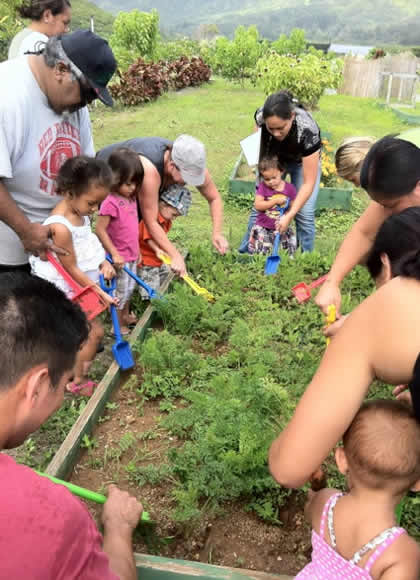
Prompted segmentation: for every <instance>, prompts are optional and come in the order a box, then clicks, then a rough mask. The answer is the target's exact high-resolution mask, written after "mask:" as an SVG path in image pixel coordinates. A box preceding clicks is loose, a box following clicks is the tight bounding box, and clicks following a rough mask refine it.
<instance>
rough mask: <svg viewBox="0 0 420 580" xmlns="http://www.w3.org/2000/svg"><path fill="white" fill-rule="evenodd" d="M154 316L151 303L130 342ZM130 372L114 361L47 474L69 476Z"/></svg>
mask: <svg viewBox="0 0 420 580" xmlns="http://www.w3.org/2000/svg"><path fill="white" fill-rule="evenodd" d="M173 278H174V274H173V273H172V272H171V273H170V274H169V276H168V277H167V279H166V280H165V282H164V283H163V284H162V286H161V288H160V292H161V293H162V294H163V293H164V292H166V290H167V289H168V287H169V284H170V283H171V282H172V280H173ZM155 316H156V312H155V310H154V308H153V306H152V305H150V306H148V307H147V308H146V310H145V312H144V313H143V316H142V317H141V318H140V320H139V321H138V323H137V325H136V327H135V329H134V330H133V332H132V333H131V335H130V337H129V342H130V344H134V343H135V342H136V341H138V340H144V338H145V336H146V332H147V330H148V328H149V327H150V325H151V324H152V321H153V319H154V317H155ZM129 372H130V371H127V372H126V373H122V372H121V371H120V368H119V366H118V365H117V363H116V362H113V363H112V364H111V366H110V367H109V369H108V370H107V372H106V373H105V376H104V377H103V379H102V380H101V382H100V383H99V385H98V386H97V387H96V389H95V392H94V393H93V395H92V396H91V397H90V399H89V401H88V403H87V405H86V407H85V408H84V409H83V411H82V413H81V414H80V415H79V417H78V419H77V421H76V422H75V424H74V425H73V427H72V428H71V430H70V432H69V434H68V435H67V437H66V438H65V440H64V441H63V443H62V444H61V446H60V448H59V449H58V451H57V453H56V454H55V455H54V457H53V458H52V460H51V462H50V464H49V465H48V467H47V469H46V470H45V473H46V474H47V475H52V476H53V477H58V478H59V479H66V478H67V477H68V476H69V474H70V472H71V470H72V469H73V467H74V465H75V463H76V461H77V459H78V456H79V453H80V444H81V442H82V439H83V437H84V436H85V435H90V434H91V433H92V431H93V429H94V427H95V425H96V423H97V421H98V419H99V417H100V416H101V415H102V413H103V410H104V408H105V405H106V403H107V402H108V401H109V398H110V397H111V395H112V393H113V391H114V389H115V388H116V387H117V385H118V384H119V382H120V380H121V377H122V376H124V374H125V376H128V374H129Z"/></svg>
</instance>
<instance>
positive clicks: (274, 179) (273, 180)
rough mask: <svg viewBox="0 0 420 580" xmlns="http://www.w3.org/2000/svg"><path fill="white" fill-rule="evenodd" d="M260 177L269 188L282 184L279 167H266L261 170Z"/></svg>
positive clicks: (275, 187)
mask: <svg viewBox="0 0 420 580" xmlns="http://www.w3.org/2000/svg"><path fill="white" fill-rule="evenodd" d="M261 177H262V179H263V181H264V183H265V184H266V186H267V187H269V188H270V189H277V188H279V187H281V186H282V184H283V179H282V177H281V171H280V170H279V169H275V168H274V167H273V168H272V169H266V170H265V171H262V172H261Z"/></svg>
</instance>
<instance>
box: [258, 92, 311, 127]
mask: <svg viewBox="0 0 420 580" xmlns="http://www.w3.org/2000/svg"><path fill="white" fill-rule="evenodd" d="M296 107H299V108H300V109H303V108H304V107H303V105H302V104H301V103H299V101H298V100H297V99H295V98H294V96H293V95H292V93H289V91H278V92H277V93H273V94H272V95H270V96H268V97H267V99H266V101H265V103H264V106H263V110H262V114H263V119H264V121H265V119H267V118H268V117H279V118H280V119H285V120H287V119H291V118H292V115H293V113H294V112H295V109H296Z"/></svg>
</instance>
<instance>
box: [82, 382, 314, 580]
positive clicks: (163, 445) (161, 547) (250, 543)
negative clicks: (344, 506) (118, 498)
mask: <svg viewBox="0 0 420 580" xmlns="http://www.w3.org/2000/svg"><path fill="white" fill-rule="evenodd" d="M132 377H133V378H131V379H128V381H126V383H125V385H122V386H121V387H120V388H119V389H117V390H116V392H115V393H114V394H113V397H112V399H111V401H110V404H108V408H107V410H106V415H105V416H104V419H105V420H104V419H103V420H102V422H101V423H99V424H98V425H97V428H96V430H95V432H94V434H93V442H94V446H93V447H92V446H91V448H90V449H88V450H85V451H84V452H83V454H82V456H81V458H80V461H79V463H78V464H77V465H76V467H75V469H74V473H73V476H72V478H71V481H72V482H73V483H76V484H77V485H81V486H82V487H86V488H88V489H92V490H94V491H102V492H103V491H104V490H105V487H106V486H107V485H109V484H110V483H116V484H117V485H119V486H120V487H121V488H123V489H126V490H128V491H130V492H131V493H132V494H133V495H135V496H136V497H138V498H139V499H141V501H142V502H143V504H144V506H145V509H147V510H148V511H149V513H150V515H151V518H152V519H153V521H154V522H155V525H145V526H141V530H142V531H141V533H139V534H136V535H135V545H134V548H135V551H137V552H142V553H152V554H157V555H161V556H165V557H170V558H180V559H186V560H195V561H200V562H206V563H207V562H208V563H212V564H219V565H223V566H233V567H242V568H247V569H251V570H260V571H266V572H272V573H277V574H296V573H297V572H298V571H299V570H300V569H301V568H302V567H303V566H304V565H305V563H306V562H307V561H308V557H309V552H310V530H309V527H308V526H307V524H306V523H304V520H303V511H302V505H301V504H300V502H299V499H298V496H296V495H292V496H291V498H290V501H289V505H288V506H286V507H285V508H283V510H282V511H281V514H280V516H281V518H282V521H283V525H282V526H275V525H270V524H267V523H265V522H263V521H262V520H261V519H259V518H258V517H257V516H256V515H255V514H253V513H251V512H247V511H245V509H244V507H245V506H244V505H243V504H241V503H240V502H232V503H228V504H225V505H224V508H223V511H222V512H221V513H220V514H218V515H217V516H213V515H212V516H210V515H209V516H208V517H204V518H203V519H202V520H201V521H199V522H195V523H193V524H189V525H180V524H177V523H175V522H174V521H173V519H172V517H171V511H172V510H173V508H174V507H175V504H174V501H173V499H172V496H171V490H172V487H173V484H172V482H171V481H163V482H162V481H159V482H157V483H156V484H155V485H150V484H146V485H142V486H141V487H140V486H139V485H138V483H136V481H135V477H133V474H132V473H131V475H130V465H134V466H136V465H142V466H144V465H161V464H162V463H165V461H166V452H167V450H168V449H169V448H170V447H174V446H178V445H181V444H182V442H180V441H179V440H178V439H177V438H176V437H173V436H170V435H169V434H168V433H167V432H166V431H165V430H164V429H162V428H161V427H160V426H159V420H160V418H161V416H162V412H161V411H160V409H159V403H157V402H155V401H146V402H145V403H144V404H143V403H142V400H141V397H140V396H139V395H138V394H137V393H136V383H137V381H140V379H136V378H134V377H135V375H132ZM130 441H131V445H128V443H129V442H130ZM124 442H125V445H124ZM88 507H89V510H90V511H91V513H92V514H93V515H94V517H95V518H96V520H97V521H98V522H99V521H100V513H101V506H95V505H92V504H89V505H88ZM203 513H204V514H205V513H206V512H205V510H204V511H203Z"/></svg>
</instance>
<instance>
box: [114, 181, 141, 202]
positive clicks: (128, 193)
mask: <svg viewBox="0 0 420 580" xmlns="http://www.w3.org/2000/svg"><path fill="white" fill-rule="evenodd" d="M136 188H137V184H136V183H135V182H134V181H129V182H127V183H122V184H121V185H120V186H119V187H118V193H119V194H120V195H122V196H123V197H127V198H130V197H133V194H134V192H135V191H136Z"/></svg>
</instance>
